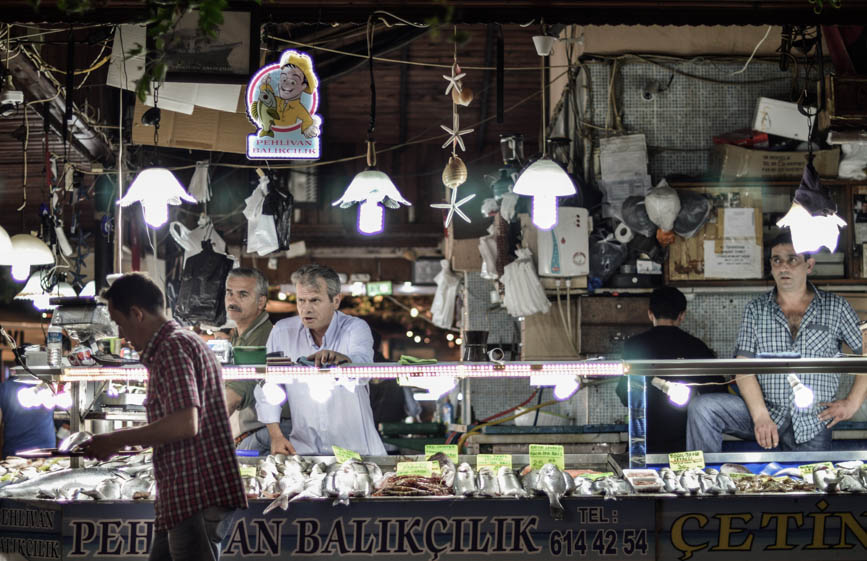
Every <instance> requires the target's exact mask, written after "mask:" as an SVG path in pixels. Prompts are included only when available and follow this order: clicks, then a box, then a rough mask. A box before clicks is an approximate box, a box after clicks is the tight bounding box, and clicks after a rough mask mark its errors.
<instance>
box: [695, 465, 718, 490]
mask: <svg viewBox="0 0 867 561" xmlns="http://www.w3.org/2000/svg"><path fill="white" fill-rule="evenodd" d="M717 473H719V472H717ZM696 475H697V476H698V483H699V487H700V488H701V492H702V493H703V494H705V495H719V494H721V493H722V489H721V488H720V487H719V485H717V482H716V475H715V474H712V473H707V472H702V471H699V472H698V473H697V474H696Z"/></svg>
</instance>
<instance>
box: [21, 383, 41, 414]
mask: <svg viewBox="0 0 867 561" xmlns="http://www.w3.org/2000/svg"><path fill="white" fill-rule="evenodd" d="M18 403H20V404H21V406H22V407H24V408H25V409H30V408H31V407H36V406H37V405H39V401H38V400H37V398H36V388H35V387H33V386H28V387H26V388H21V389H20V390H18Z"/></svg>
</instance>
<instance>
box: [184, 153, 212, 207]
mask: <svg viewBox="0 0 867 561" xmlns="http://www.w3.org/2000/svg"><path fill="white" fill-rule="evenodd" d="M189 191H190V195H192V196H194V197H195V198H196V200H198V201H199V202H200V203H206V202H208V201H210V200H211V178H210V177H209V175H208V161H207V160H202V161H200V162H196V171H194V172H193V178H192V179H191V180H190V189H189Z"/></svg>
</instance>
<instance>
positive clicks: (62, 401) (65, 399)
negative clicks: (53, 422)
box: [56, 388, 72, 410]
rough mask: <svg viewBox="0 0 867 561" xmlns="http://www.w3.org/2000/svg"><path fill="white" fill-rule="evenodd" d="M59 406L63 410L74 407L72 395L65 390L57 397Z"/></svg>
mask: <svg viewBox="0 0 867 561" xmlns="http://www.w3.org/2000/svg"><path fill="white" fill-rule="evenodd" d="M56 398H57V406H58V407H59V408H61V409H66V410H68V409H70V408H71V407H72V394H71V393H69V391H68V390H67V389H66V388H64V389H62V390H60V392H59V393H58V394H57V395H56Z"/></svg>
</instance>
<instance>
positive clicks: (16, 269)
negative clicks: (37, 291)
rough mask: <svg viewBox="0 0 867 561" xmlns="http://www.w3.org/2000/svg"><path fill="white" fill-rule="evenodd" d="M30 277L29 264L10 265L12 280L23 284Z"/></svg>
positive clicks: (20, 262)
mask: <svg viewBox="0 0 867 561" xmlns="http://www.w3.org/2000/svg"><path fill="white" fill-rule="evenodd" d="M29 276H30V263H27V262H26V261H23V262H22V261H18V262H16V263H13V264H12V278H13V279H15V280H17V281H18V282H24V281H26V280H27V277H29Z"/></svg>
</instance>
